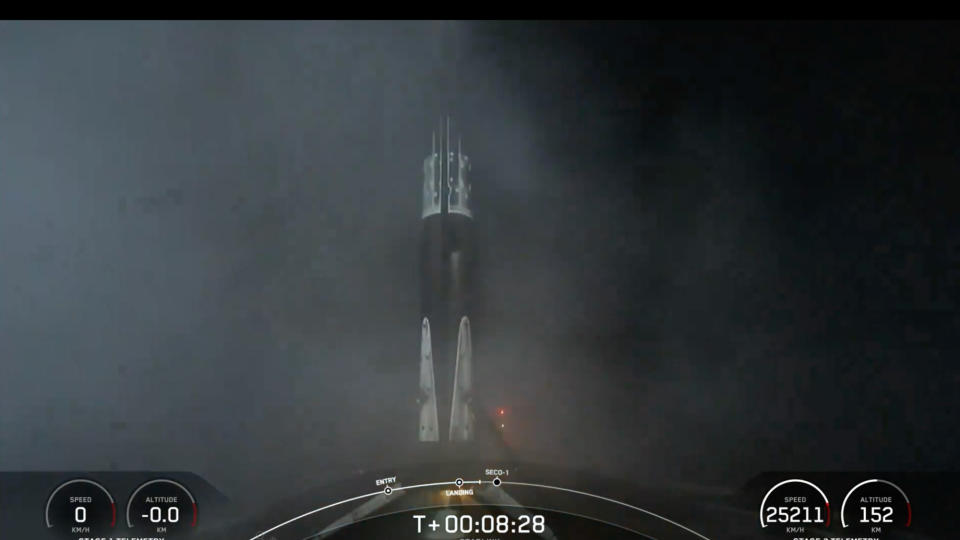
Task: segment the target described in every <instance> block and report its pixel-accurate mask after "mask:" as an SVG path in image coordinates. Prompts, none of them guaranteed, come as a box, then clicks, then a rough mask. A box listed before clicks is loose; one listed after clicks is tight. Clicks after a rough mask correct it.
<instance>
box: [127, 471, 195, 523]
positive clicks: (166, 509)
mask: <svg viewBox="0 0 960 540" xmlns="http://www.w3.org/2000/svg"><path fill="white" fill-rule="evenodd" d="M197 517H198V516H197V501H196V500H195V499H194V498H193V495H192V494H191V493H190V491H189V490H188V489H187V488H186V487H184V486H183V484H180V483H179V482H175V481H173V480H167V479H158V480H151V481H149V482H147V483H145V484H143V485H141V486H140V487H138V488H137V489H136V490H135V491H134V492H133V494H132V495H130V500H129V501H127V526H128V527H130V528H131V529H133V530H134V531H135V532H136V534H138V535H139V534H150V535H153V534H158V535H160V534H169V533H177V532H180V533H182V532H187V531H190V530H192V529H193V528H194V527H196V526H197Z"/></svg>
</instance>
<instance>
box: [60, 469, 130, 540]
mask: <svg viewBox="0 0 960 540" xmlns="http://www.w3.org/2000/svg"><path fill="white" fill-rule="evenodd" d="M44 519H45V520H46V525H47V528H48V529H51V530H53V531H55V533H58V534H60V535H62V536H64V537H71V538H76V537H77V536H78V535H85V536H89V535H92V536H101V535H103V536H105V535H107V534H109V532H110V531H111V530H113V527H114V526H115V525H116V524H117V505H116V503H114V501H113V496H112V495H111V494H110V492H109V491H107V488H105V487H103V485H101V484H99V483H98V482H94V481H93V480H88V479H86V478H78V479H75V480H70V481H69V482H64V483H63V484H60V486H59V487H57V489H55V490H53V493H51V494H50V496H49V497H47V506H46V508H45V509H44Z"/></svg>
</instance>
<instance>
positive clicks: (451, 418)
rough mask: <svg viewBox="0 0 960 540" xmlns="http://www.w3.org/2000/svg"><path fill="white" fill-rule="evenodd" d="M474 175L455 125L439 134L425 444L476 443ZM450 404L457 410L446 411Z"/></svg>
mask: <svg viewBox="0 0 960 540" xmlns="http://www.w3.org/2000/svg"><path fill="white" fill-rule="evenodd" d="M469 172H470V160H469V159H468V158H467V156H466V155H465V154H464V153H463V152H462V148H461V144H460V141H459V139H457V140H456V143H455V144H454V143H453V141H452V135H451V132H450V120H449V119H447V120H446V122H445V123H444V124H443V125H441V126H439V129H438V130H437V131H435V132H434V134H433V149H432V152H431V153H430V155H428V156H427V157H426V159H424V161H423V212H422V215H421V217H422V227H423V231H422V237H421V244H420V292H421V296H420V301H421V325H420V332H421V334H420V335H421V340H420V398H419V403H420V429H419V440H421V441H431V442H435V441H440V440H441V432H443V433H444V434H445V438H446V439H448V440H450V441H470V440H473V438H474V420H475V413H474V411H473V408H472V403H473V395H472V394H473V386H472V380H473V365H472V362H473V359H472V356H473V349H472V343H471V335H470V306H471V300H472V285H473V275H472V270H473V234H474V233H473V210H472V208H471V205H470V180H469ZM438 381H439V382H440V384H439V385H438V384H437V382H438ZM449 381H452V383H450V382H449ZM447 403H449V404H450V407H449V408H447V407H445V406H443V405H444V404H447ZM447 411H449V414H447ZM445 428H446V429H445Z"/></svg>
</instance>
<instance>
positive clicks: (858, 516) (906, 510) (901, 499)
mask: <svg viewBox="0 0 960 540" xmlns="http://www.w3.org/2000/svg"><path fill="white" fill-rule="evenodd" d="M912 521H913V511H912V509H911V508H910V499H908V498H907V494H906V493H905V492H904V491H903V490H902V489H900V487H899V486H897V485H896V484H894V483H893V482H889V481H887V480H880V479H878V478H873V479H870V480H865V481H863V482H860V483H859V484H857V485H855V486H853V487H852V488H851V489H850V491H848V492H847V495H846V496H845V497H844V498H843V504H842V505H841V506H840V523H841V524H842V525H843V527H844V528H848V527H849V528H852V529H854V530H857V531H858V532H869V533H872V534H879V533H882V532H883V531H885V530H888V529H890V528H892V527H909V526H910V524H911V522H912Z"/></svg>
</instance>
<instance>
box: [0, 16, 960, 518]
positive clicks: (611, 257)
mask: <svg viewBox="0 0 960 540" xmlns="http://www.w3.org/2000/svg"><path fill="white" fill-rule="evenodd" d="M851 34H852V36H851ZM891 35H892V36H894V37H890V36H891ZM948 35H949V33H948V32H947V30H946V29H945V28H944V27H940V26H920V25H913V26H901V27H880V26H859V27H855V28H853V29H852V30H851V29H848V28H839V27H832V26H819V27H814V26H812V25H791V26H787V27H783V28H776V27H773V28H771V27H768V28H766V29H761V27H759V26H757V25H740V26H736V27H733V26H727V27H724V26H720V25H715V26H709V25H685V26H681V25H668V24H658V25H625V24H624V25H620V24H600V23H597V24H586V23H563V24H532V23H531V24H520V23H436V22H396V23H387V22H355V23H321V22H270V23H251V22H246V23H240V22H236V23H226V22H202V23H190V22H170V23H159V22H141V23H127V22H101V23H94V22H86V23H82V22H63V23H40V22H30V23H11V22H6V23H0V302H2V304H0V464H2V467H3V468H4V469H6V470H20V469H63V470H68V469H85V470H96V469H118V470H125V469H152V470H191V471H194V472H197V473H198V474H201V475H203V476H204V477H206V478H207V479H208V480H210V481H211V482H212V483H213V484H214V485H216V486H218V487H220V488H221V489H222V490H223V491H224V492H226V493H227V494H228V495H230V496H233V497H236V498H238V499H239V500H243V497H244V496H243V491H244V490H245V489H249V488H253V487H256V488H257V489H258V490H260V492H261V493H264V494H266V495H267V496H277V497H279V496H284V495H289V494H292V493H295V492H296V491H297V490H299V489H303V488H305V487H307V486H311V485H316V484H319V483H322V482H323V479H324V478H328V477H330V476H331V475H338V474H341V473H343V472H344V471H352V470H356V469H361V468H379V467H384V466H389V465H390V463H389V462H390V460H391V459H393V458H394V457H395V455H394V454H393V453H392V452H393V449H394V448H397V447H401V446H403V445H402V444H400V443H396V444H395V443H394V441H403V440H406V439H407V438H410V439H412V438H413V437H414V433H415V429H416V427H415V420H414V419H415V412H414V409H413V406H412V403H413V399H414V398H415V391H416V381H417V371H416V370H417V367H416V366H417V362H418V356H417V354H418V347H419V333H418V329H419V318H418V314H419V305H418V302H419V292H418V287H419V284H418V274H417V268H418V266H417V256H418V253H417V246H418V238H419V233H420V222H419V217H420V208H419V204H420V201H421V194H420V189H421V178H420V171H421V162H422V159H423V157H424V156H425V155H426V153H427V152H428V151H429V149H430V133H431V128H432V126H433V125H435V123H436V122H437V121H438V119H439V118H440V115H442V114H444V113H446V112H448V111H446V110H445V109H453V113H454V121H455V125H456V127H457V129H458V131H460V132H461V133H462V136H463V145H464V150H465V152H466V153H468V154H469V155H470V157H471V160H472V162H473V166H474V169H473V182H474V194H475V198H474V201H475V202H474V204H475V207H476V208H475V215H476V226H477V237H478V248H479V257H480V261H479V266H480V273H479V275H480V283H479V291H478V296H479V298H480V302H481V305H480V306H479V312H478V314H477V320H476V322H475V324H474V332H475V339H474V342H475V346H476V353H475V357H476V368H475V369H476V377H477V384H478V387H479V388H480V389H481V390H480V391H481V392H483V394H484V397H485V400H486V402H488V403H492V404H502V405H504V406H507V407H509V408H511V411H512V412H511V414H512V415H514V416H513V417H512V418H511V421H512V422H515V424H516V426H517V430H516V431H514V432H512V433H511V434H510V442H511V444H513V445H515V447H516V448H517V449H518V451H520V452H521V454H522V455H523V456H525V457H527V458H528V459H530V460H543V461H549V462H552V463H559V464H563V465H566V466H569V467H572V468H583V469H589V470H595V471H601V472H604V473H607V474H613V473H616V472H617V471H622V470H623V469H624V468H628V469H629V470H630V471H631V473H632V474H633V475H634V476H636V477H639V478H644V477H650V478H653V477H668V478H675V479H684V480H690V481H698V482H705V483H713V482H717V483H727V484H732V483H737V482H741V481H743V480H745V479H746V478H748V477H750V476H752V475H753V474H755V473H757V472H760V471H762V470H766V469H843V468H879V469H884V468H889V469H896V468H906V469H925V470H927V469H938V468H951V467H955V464H956V460H955V458H956V456H957V453H958V452H957V451H958V440H957V437H956V435H955V434H954V432H955V429H954V427H955V426H954V425H953V423H954V420H952V419H953V418H955V415H956V413H957V409H958V407H957V406H958V398H957V397H956V393H955V392H954V391H953V389H954V388H955V387H956V384H957V383H958V382H960V377H958V371H957V368H956V361H955V358H956V350H957V349H956V337H955V336H956V335H958V332H957V331H958V330H960V328H958V327H960V323H958V317H957V314H956V300H957V298H958V294H957V292H958V291H957V282H958V280H957V279H956V278H957V275H956V269H957V268H958V266H957V265H958V260H960V259H958V256H960V250H958V246H957V239H958V238H960V234H958V233H960V229H958V226H957V224H956V222H955V220H952V219H950V216H951V215H953V214H952V211H951V209H950V208H948V205H949V204H950V203H949V200H948V198H947V197H941V194H942V193H943V192H944V189H946V187H947V186H949V182H951V181H953V180H955V178H956V177H957V173H958V172H960V157H958V155H957V153H956V148H957V143H958V142H960V140H958V135H960V134H958V132H957V128H956V126H957V125H960V124H958V122H957V120H958V119H957V109H956V107H955V105H956V100H955V97H953V98H951V97H950V96H956V95H958V94H957V90H958V88H957V87H958V85H960V82H958V79H957V77H956V76H955V75H951V74H950V73H947V72H944V71H942V70H940V69H939V68H938V67H937V66H939V65H940V64H938V60H937V59H942V58H945V57H948V56H949V55H950V54H953V55H956V54H957V53H958V52H960V51H958V47H957V45H956V40H951V39H949V37H948ZM923 58H927V59H928V60H927V61H926V62H924V61H922V60H921V59H923ZM451 66H455V68H456V69H455V72H452V71H451V70H452V69H453V68H452V67H451ZM951 100H952V101H951ZM951 103H952V104H953V105H954V107H953V108H950V107H949V105H950V104H951Z"/></svg>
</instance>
